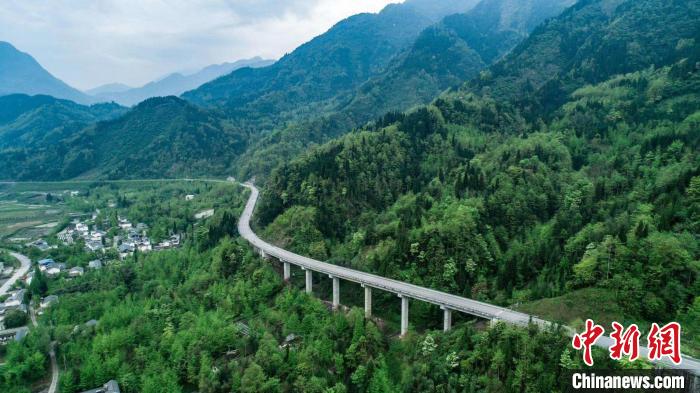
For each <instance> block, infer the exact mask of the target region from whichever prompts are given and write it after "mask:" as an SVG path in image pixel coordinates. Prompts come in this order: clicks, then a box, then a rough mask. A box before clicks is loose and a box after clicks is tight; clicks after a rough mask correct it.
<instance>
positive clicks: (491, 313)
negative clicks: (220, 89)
mask: <svg viewBox="0 0 700 393" xmlns="http://www.w3.org/2000/svg"><path fill="white" fill-rule="evenodd" d="M243 186H244V187H246V188H248V189H249V190H250V192H251V193H250V197H249V198H248V202H247V203H246V206H245V209H244V210H243V214H242V215H241V218H240V219H239V221H238V232H239V233H240V235H241V236H242V237H243V238H244V239H246V240H247V241H248V242H249V243H250V244H251V245H253V246H254V247H255V248H257V249H260V250H263V251H264V252H265V253H266V254H267V255H270V256H273V257H275V258H278V259H279V260H281V261H285V262H289V263H291V264H293V265H297V266H300V267H303V268H307V269H309V270H312V271H314V272H318V273H322V274H324V275H329V276H333V277H338V278H341V279H343V280H347V281H352V282H355V283H358V284H361V285H365V286H369V287H372V288H377V289H381V290H384V291H387V292H392V293H395V294H397V295H401V296H406V297H408V298H411V299H417V300H422V301H424V302H428V303H432V304H436V305H439V306H442V307H447V308H449V309H451V310H455V311H460V312H463V313H467V314H471V315H475V316H478V317H482V318H486V319H490V320H500V321H504V322H507V323H510V324H514V325H520V326H526V325H528V324H529V323H530V322H533V323H536V324H538V325H540V326H544V327H546V326H550V325H551V324H552V323H551V322H548V321H545V320H543V319H540V318H537V317H535V316H532V315H529V314H525V313H521V312H517V311H513V310H511V309H508V308H504V307H499V306H494V305H491V304H488V303H484V302H479V301H476V300H472V299H467V298H464V297H461V296H456V295H452V294H449V293H446V292H441V291H437V290H434V289H430V288H424V287H420V286H417V285H413V284H409V283H406V282H402V281H398V280H394V279H390V278H385V277H382V276H378V275H375V274H370V273H365V272H361V271H358V270H353V269H349V268H346V267H342V266H337V265H333V264H330V263H326V262H321V261H317V260H314V259H311V258H307V257H304V256H302V255H298V254H294V253H292V252H290V251H287V250H285V249H282V248H280V247H277V246H275V245H273V244H270V243H267V242H266V241H264V240H262V239H260V238H259V237H258V236H257V235H256V234H255V232H253V230H252V229H251V228H250V219H251V217H252V216H253V212H254V210H255V204H256V203H257V201H258V196H259V191H258V189H257V187H255V186H254V185H253V184H251V183H245V184H243ZM565 330H566V332H567V333H568V334H569V335H570V336H572V335H573V334H575V332H574V330H573V329H571V328H568V327H565ZM612 343H613V341H612V339H611V338H610V337H607V336H603V337H601V338H600V339H599V340H598V341H597V342H596V345H597V346H599V347H602V348H605V349H607V348H609V347H610V346H611V345H612ZM647 353H648V349H647V348H646V347H640V355H641V356H642V357H646V355H647ZM682 359H683V360H682V362H681V364H680V365H674V364H672V363H670V362H665V361H664V362H660V363H662V364H663V365H664V366H667V367H672V368H677V369H688V370H691V371H692V372H693V373H694V374H696V375H700V361H698V360H696V359H693V358H691V357H688V356H685V355H683V356H682Z"/></svg>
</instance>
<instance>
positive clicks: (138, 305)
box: [0, 0, 700, 393]
mask: <svg viewBox="0 0 700 393" xmlns="http://www.w3.org/2000/svg"><path fill="white" fill-rule="evenodd" d="M408 3H409V4H410V3H411V2H408ZM419 3H420V4H422V3H421V2H415V4H419ZM466 3H471V2H465V1H458V0H455V1H450V2H446V3H445V4H446V6H447V7H448V8H450V6H454V7H464V6H465V4H466ZM518 3H519V4H521V3H520V2H518ZM525 3H527V4H530V5H533V4H539V5H540V8H538V9H537V10H538V12H532V11H533V9H532V8H528V7H525V6H523V7H522V8H517V7H516V8H514V7H509V6H512V5H513V4H514V2H513V1H506V0H503V1H495V0H485V1H484V2H483V3H481V4H480V5H478V6H476V7H474V8H473V9H472V8H471V6H472V5H474V4H470V5H469V7H467V9H470V10H471V11H469V12H466V13H464V14H462V15H452V16H447V17H445V16H446V15H448V14H447V13H444V12H446V11H440V12H438V11H436V13H430V12H428V13H426V12H425V10H422V11H421V8H420V7H418V8H415V7H414V8H405V7H399V6H395V7H390V8H388V9H387V10H385V11H384V12H383V13H381V14H379V15H361V16H358V17H356V18H351V19H350V20H348V21H346V22H345V23H341V24H338V25H336V26H335V27H334V28H333V29H331V31H330V32H329V34H328V35H326V36H322V37H320V38H319V39H317V40H314V41H312V42H310V43H308V44H306V45H304V46H302V47H301V48H300V49H299V50H298V52H296V51H295V52H294V53H292V54H289V55H288V56H286V57H285V58H283V59H282V60H281V61H280V62H279V63H277V64H276V65H275V66H273V67H271V68H261V69H256V70H252V69H243V70H239V71H237V72H235V73H233V74H231V75H229V76H228V77H225V78H221V79H219V80H216V81H214V82H212V83H210V84H208V85H205V86H204V87H203V88H202V89H200V90H197V91H193V92H190V93H188V94H186V95H185V96H184V97H183V99H180V98H175V97H166V98H155V99H151V100H148V101H145V102H143V103H142V104H140V105H138V106H137V107H135V108H134V109H132V110H130V111H129V112H128V113H126V114H123V115H122V114H119V112H120V111H121V110H122V108H119V107H116V106H108V107H94V106H93V107H80V106H75V107H74V106H70V105H68V104H66V103H65V102H62V103H60V108H61V109H62V110H61V111H53V110H49V109H51V108H53V105H54V103H49V104H50V105H52V106H50V107H45V106H43V105H44V104H45V103H43V102H42V103H31V102H29V101H27V98H22V97H19V98H18V97H15V98H14V99H15V100H18V102H19V103H18V104H17V107H18V108H20V107H22V108H23V106H22V105H25V106H26V107H27V108H30V107H31V108H42V109H41V111H40V112H39V111H38V112H37V113H53V114H56V116H57V117H66V116H67V117H70V118H73V117H77V119H78V120H77V121H76V122H75V123H72V122H67V123H66V124H67V126H66V127H74V128H70V129H68V128H67V129H66V130H67V131H64V130H63V129H61V128H56V129H54V127H53V126H52V125H51V124H48V123H50V121H47V122H46V123H39V124H41V127H42V129H48V130H54V131H52V132H50V133H48V134H47V135H48V136H50V137H51V138H47V140H50V141H52V142H58V143H52V144H49V145H46V144H44V143H41V138H39V136H40V135H41V133H26V134H24V133H23V131H22V128H21V127H19V126H18V125H17V124H20V123H22V122H23V121H25V120H26V121H29V120H32V119H33V117H32V116H30V115H26V116H25V118H22V117H20V116H19V115H14V114H12V113H14V112H12V111H10V110H8V111H5V112H7V113H9V114H7V115H6V114H5V112H3V111H2V110H1V109H0V123H1V124H5V125H7V126H6V128H4V129H3V128H2V127H3V126H2V125H0V141H2V140H3V139H2V138H3V137H4V136H5V135H18V137H16V138H14V140H15V142H12V143H8V145H7V146H5V145H2V144H0V148H2V149H4V150H2V151H1V152H0V166H2V167H3V168H6V169H5V170H4V171H3V173H2V175H3V176H4V177H7V178H12V179H24V178H39V179H44V178H52V179H60V178H74V177H93V176H94V177H110V178H135V177H152V178H158V177H177V176H222V175H225V176H228V175H229V174H231V173H233V172H236V173H237V174H242V175H244V178H246V179H248V178H250V177H252V176H255V177H256V182H257V183H258V185H259V186H260V188H261V190H262V198H261V201H260V203H259V206H258V208H257V211H256V214H255V223H254V226H255V227H256V230H257V232H258V233H259V234H260V235H261V237H263V238H265V239H267V240H269V241H272V242H274V243H276V244H278V245H280V246H282V247H285V248H287V249H290V250H292V251H295V252H297V253H300V254H303V255H308V256H310V257H313V258H317V259H320V260H327V261H329V262H332V263H335V264H338V265H343V266H348V267H352V268H355V269H358V270H363V271H368V272H374V273H378V274H381V275H383V276H387V277H392V278H397V279H401V280H404V281H407V282H412V283H415V284H418V285H422V286H425V287H430V288H436V289H439V290H442V291H446V292H450V293H454V294H457V295H461V296H464V297H468V298H472V299H476V300H482V301H487V302H490V303H493V304H498V305H502V306H507V307H511V308H513V309H517V310H522V311H525V312H528V313H530V314H533V315H537V316H540V317H542V318H545V319H548V320H552V321H555V322H559V323H562V324H566V325H569V326H572V327H574V328H577V329H578V328H580V327H582V325H583V321H584V320H585V319H587V318H591V319H593V320H595V321H596V322H598V323H601V324H603V325H605V326H606V329H607V331H608V332H609V331H610V327H609V325H610V323H611V322H612V321H618V322H621V323H623V324H625V325H629V324H630V323H636V324H638V325H639V327H640V330H641V331H643V332H646V331H648V328H649V326H650V324H651V323H666V322H670V321H678V322H680V323H681V324H682V327H683V331H682V339H683V347H682V349H683V353H684V354H688V355H692V356H695V357H698V356H700V280H699V279H698V278H700V239H699V238H698V233H700V25H698V23H697V22H698V20H700V1H698V0H690V1H688V0H672V1H665V0H581V1H579V2H577V3H576V4H574V5H573V6H571V7H570V8H568V9H566V10H565V11H563V13H562V14H561V15H559V16H556V17H551V18H549V16H554V15H557V14H558V12H559V11H558V10H561V9H563V8H564V7H565V6H568V5H570V3H571V2H567V1H544V0H543V1H528V2H523V3H522V4H525ZM415 4H414V6H415ZM548 7H550V8H548ZM434 11H435V10H434ZM465 11H466V9H465ZM495 14H497V15H498V17H493V16H494V15H495ZM486 16H490V18H487V17H486ZM402 18H403V19H402ZM397 20H409V21H412V22H413V25H411V26H407V25H401V26H397V25H396V23H395V22H396V21H397ZM359 28H362V29H360V30H362V31H359V32H357V34H354V33H355V32H356V31H355V30H356V29H359ZM375 36H378V37H383V38H386V40H378V41H376V42H368V41H367V40H368V39H371V38H372V37H375ZM388 36H391V37H389V38H390V39H389V38H387V37H388ZM350 44H352V45H350ZM348 46H352V47H348ZM365 52H367V53H368V56H366V57H365V56H363V53H365ZM358 58H361V59H360V60H358ZM433 62H434V63H433ZM300 70H305V73H302V74H300V72H301V71H300ZM310 70H316V71H317V72H315V73H314V72H311V71H310ZM253 85H254V86H255V89H253V88H252V87H253ZM234 87H235V88H234ZM448 88H449V89H448ZM236 89H239V90H243V91H239V90H236ZM445 89H448V90H446V91H443V90H445ZM334 93H338V94H334ZM433 97H435V98H434V99H433ZM187 100H190V101H187ZM25 102H28V103H25ZM428 102H429V103H428ZM297 104H298V105H297ZM32 105H36V106H32ZM408 107H412V108H411V109H410V110H406V109H408ZM392 109H393V110H392ZM374 111H376V112H374ZM16 112H17V113H20V112H22V110H17V111H16ZM69 112H72V113H73V114H71V115H68V114H66V113H69ZM355 115H357V116H355ZM12 116H14V117H12ZM91 118H94V119H98V118H99V120H100V121H99V122H97V123H92V124H89V125H87V126H86V127H84V128H81V130H80V131H77V132H75V129H77V128H80V127H79V125H82V124H83V122H84V121H89V119H91ZM17 119H19V120H17ZM23 119H24V120H23ZM47 119H48V120H51V119H52V117H48V118H47ZM368 119H371V121H369V122H368V123H365V121H367V120H368ZM20 120H21V121H20ZM28 124H29V123H28ZM15 129H17V130H19V131H16V132H15V131H14V130H15ZM2 131H4V133H3V132H2ZM9 131H11V132H15V134H10V133H9ZM69 134H70V135H69ZM66 135H69V136H66ZM54 136H58V138H59V139H54ZM64 136H66V139H60V138H63V137H64ZM7 140H9V138H8V139H7ZM17 140H19V141H21V144H17V143H16V141H17ZM292 157H294V158H293V159H291V158H292ZM189 187H190V188H187V189H186V190H179V191H178V190H177V187H176V186H174V185H162V187H159V188H154V189H140V190H138V191H134V192H128V193H127V192H123V193H120V191H119V189H118V188H112V187H110V186H106V185H104V184H96V185H95V188H94V191H93V194H91V195H88V196H86V197H85V201H84V202H83V203H84V206H83V207H82V208H83V209H84V210H85V211H92V210H94V209H95V208H96V207H97V206H98V205H99V203H98V202H99V201H102V200H103V199H105V198H107V196H108V195H111V196H110V197H109V198H115V197H114V195H115V194H114V193H116V198H115V199H116V206H117V207H116V208H117V209H118V211H119V212H120V213H122V214H128V215H129V216H131V217H134V219H137V220H139V221H142V222H145V223H148V225H149V226H150V227H151V228H152V230H153V236H154V238H156V239H159V238H162V237H165V236H168V235H169V234H171V233H173V232H182V233H184V237H183V239H184V245H183V247H182V248H181V249H179V250H174V251H167V252H162V253H153V254H143V255H142V254H139V253H136V254H134V257H133V258H128V259H126V260H124V261H122V262H119V263H113V264H109V265H108V266H107V267H106V268H105V269H103V270H102V271H99V272H89V273H88V274H85V275H84V276H83V277H80V278H77V279H74V280H63V279H60V280H56V281H50V282H45V283H44V284H42V285H39V284H35V285H34V286H33V288H30V296H31V297H32V298H33V299H34V300H36V299H37V297H39V296H46V295H49V294H58V295H59V296H60V298H61V301H60V302H59V304H58V305H56V306H55V307H53V308H51V309H50V310H49V311H48V312H47V313H46V314H45V315H44V316H42V318H41V320H40V322H41V323H40V327H39V328H37V329H33V330H32V332H31V333H30V335H29V336H28V338H27V339H26V340H24V341H22V342H20V343H12V344H10V345H8V346H7V347H6V349H4V351H5V353H4V359H5V361H6V365H5V366H4V367H2V368H0V390H2V391H3V392H4V391H8V392H11V393H20V392H21V393H24V392H27V391H28V390H27V389H29V387H30V386H31V384H32V383H37V381H38V380H39V379H40V378H42V376H44V375H45V374H46V372H47V364H48V363H47V348H48V343H49V342H51V341H57V343H58V347H57V348H58V354H59V359H60V362H61V368H62V370H63V371H62V377H61V382H60V385H61V391H62V392H69V393H70V392H79V391H82V390H85V389H89V388H93V387H96V386H99V385H100V384H102V383H104V382H105V381H106V380H108V379H112V378H114V379H117V380H118V381H119V383H120V385H121V386H122V390H123V391H125V392H127V393H131V392H144V393H151V392H194V391H198V392H202V393H205V392H229V391H244V392H247V391H249V392H372V393H375V392H402V391H428V392H453V391H465V392H477V391H479V392H482V391H486V392H502V391H507V392H542V391H552V392H559V391H564V388H565V386H568V385H567V384H568V382H569V381H567V380H566V378H565V377H566V373H567V370H569V369H575V368H577V367H581V360H580V359H581V358H580V354H578V353H575V352H573V351H570V350H569V349H568V348H569V347H570V341H569V340H568V339H567V338H566V337H565V335H564V334H563V333H562V332H561V331H558V330H557V329H556V328H552V330H551V331H542V330H538V329H537V328H536V327H534V326H530V327H527V328H522V327H520V328H518V327H512V326H505V325H502V324H493V325H489V324H487V323H483V321H482V322H480V321H477V320H473V319H470V318H468V317H465V316H459V317H458V318H459V320H458V321H457V322H458V323H456V326H455V328H454V329H453V330H452V331H451V332H448V333H443V332H441V331H437V330H436V329H437V328H439V326H436V322H435V321H436V320H437V318H436V315H438V313H439V310H438V309H437V308H436V307H434V306H430V305H425V304H420V302H412V304H411V329H410V333H409V335H408V337H406V338H404V339H401V340H399V339H398V338H397V337H396V336H395V334H396V320H397V312H398V307H397V306H396V304H395V302H394V303H391V300H393V301H395V300H396V299H395V298H394V299H386V298H382V297H381V295H380V296H379V297H378V299H377V304H378V305H381V307H378V308H377V311H378V313H377V314H379V315H377V316H376V318H373V319H370V320H366V319H365V318H364V315H363V312H362V310H360V309H358V308H357V306H358V305H361V302H359V301H357V299H358V298H359V296H360V294H359V286H358V288H353V287H352V286H351V285H347V286H344V287H343V288H344V289H343V290H344V291H347V292H344V293H343V303H344V305H345V306H347V307H348V308H347V309H343V310H342V311H339V312H332V311H331V310H329V307H328V305H327V304H326V303H325V302H323V300H322V299H323V298H324V296H325V295H324V293H326V292H327V290H328V287H327V285H328V284H327V283H325V284H324V283H323V282H322V283H321V284H320V285H319V286H318V293H317V295H318V296H319V298H320V299H319V298H313V297H310V296H307V295H306V294H304V293H303V291H300V290H299V289H300V288H301V287H302V283H301V282H300V277H299V276H293V279H292V281H291V283H283V282H282V281H281V279H280V278H279V275H278V272H277V271H276V268H277V267H276V266H275V265H274V264H271V263H269V262H266V261H264V260H261V259H259V258H258V257H257V256H255V255H254V254H253V252H252V250H251V249H250V247H248V246H246V245H245V243H244V242H243V240H241V239H239V238H237V235H236V226H235V223H236V218H237V217H238V214H239V213H240V210H241V207H242V205H243V203H244V200H245V195H244V193H243V192H242V191H240V189H236V190H233V189H232V188H231V187H229V188H228V189H227V191H226V192H224V191H222V190H223V189H222V188H216V187H214V188H208V187H204V186H201V189H199V188H198V189H197V192H196V193H199V192H200V191H201V192H202V193H205V192H206V193H207V197H206V198H205V199H204V201H205V202H206V203H207V204H210V205H212V206H215V208H216V211H217V213H216V214H215V215H214V217H212V218H210V219H208V220H206V221H205V222H198V221H197V220H194V219H193V215H192V213H193V212H194V211H196V209H199V208H204V207H205V206H204V205H203V204H199V205H198V204H196V203H195V204H194V205H193V206H191V207H185V205H183V202H182V200H183V198H182V196H183V195H184V194H183V193H184V192H188V193H191V192H194V191H192V188H191V187H195V186H192V185H190V186H189ZM196 187H199V186H196ZM110 218H111V219H115V217H114V215H111V216H110ZM63 224H65V223H63ZM47 255H49V256H54V257H56V258H61V259H65V260H66V261H67V262H68V263H70V264H75V265H80V266H83V265H85V264H86V263H87V262H88V261H89V260H90V259H91V258H92V257H93V256H94V255H89V254H86V253H84V252H83V251H82V250H81V249H79V247H73V248H68V247H66V248H58V249H55V250H50V251H47V252H43V253H40V252H39V251H32V254H31V256H32V257H33V258H38V257H44V256H47ZM40 283H41V281H40ZM345 288H348V289H345ZM346 303H347V304H346ZM91 320H95V321H97V324H94V323H92V324H89V325H86V322H88V321H91ZM48 326H50V327H48ZM595 363H596V366H597V367H600V368H618V367H630V368H632V367H633V368H640V367H647V366H648V365H646V364H644V363H641V362H637V363H634V364H633V365H630V364H629V363H626V362H612V361H611V360H610V358H609V356H608V354H607V353H606V352H604V351H598V350H596V351H595Z"/></svg>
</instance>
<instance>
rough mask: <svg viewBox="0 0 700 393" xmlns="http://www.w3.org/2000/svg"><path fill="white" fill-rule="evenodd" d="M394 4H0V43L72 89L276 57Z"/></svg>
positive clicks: (255, 0) (273, 0) (70, 0)
mask: <svg viewBox="0 0 700 393" xmlns="http://www.w3.org/2000/svg"><path fill="white" fill-rule="evenodd" d="M399 1H400V0H98V1H95V0H4V1H3V5H2V7H0V40H4V41H9V42H10V43H12V44H13V45H15V46H16V47H17V48H19V49H20V50H22V51H25V52H28V53H30V54H31V55H32V56H34V57H35V58H36V59H37V60H38V61H39V62H40V63H41V64H42V65H43V66H44V67H45V68H47V69H48V70H49V71H50V72H52V73H53V74H54V75H56V76H57V77H59V78H61V79H63V80H64V81H66V82H67V83H69V84H71V85H74V86H76V87H79V88H84V89H85V88H90V87H94V86H97V85H99V84H104V83H111V82H122V83H126V84H129V85H132V86H139V85H142V84H144V83H147V82H149V81H151V80H153V79H156V78H159V77H161V76H164V75H166V74H168V73H171V72H176V71H183V70H195V69H198V68H201V67H204V66H206V65H209V64H214V63H222V62H225V61H233V60H237V59H242V58H248V57H253V56H263V57H267V58H278V57H280V56H281V55H283V54H284V53H287V52H291V51H292V50H293V49H294V48H295V47H297V46H299V45H300V44H302V43H304V42H306V41H308V40H310V39H311V38H313V37H314V36H316V35H319V34H321V33H323V32H324V31H326V30H327V29H328V28H330V27H331V26H332V25H334V24H335V23H337V22H338V21H340V20H342V19H343V18H346V17H348V16H350V15H353V14H356V13H359V12H377V11H379V10H380V9H381V8H383V7H384V6H385V5H386V4H388V3H392V2H399Z"/></svg>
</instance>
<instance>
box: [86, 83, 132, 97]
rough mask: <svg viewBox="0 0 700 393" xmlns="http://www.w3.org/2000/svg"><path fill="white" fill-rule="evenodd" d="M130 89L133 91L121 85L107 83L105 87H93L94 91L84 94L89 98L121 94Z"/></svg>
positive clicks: (87, 91) (129, 87)
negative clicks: (89, 96)
mask: <svg viewBox="0 0 700 393" xmlns="http://www.w3.org/2000/svg"><path fill="white" fill-rule="evenodd" d="M131 89H133V87H131V86H127V85H125V84H123V83H108V84H106V85H102V86H98V87H95V88H94V89H90V90H85V93H86V94H89V95H91V96H99V95H103V94H111V93H123V92H125V91H127V90H131Z"/></svg>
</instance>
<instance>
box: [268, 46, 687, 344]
mask: <svg viewBox="0 0 700 393" xmlns="http://www.w3.org/2000/svg"><path fill="white" fill-rule="evenodd" d="M699 71H700V70H698V68H697V67H696V60H695V59H689V60H683V61H681V62H679V63H676V64H674V65H673V66H670V67H665V68H661V69H658V70H654V69H649V70H645V71H640V72H636V73H632V74H627V75H623V76H618V77H614V78H613V79H611V80H609V81H606V82H604V83H601V84H597V85H587V86H584V87H582V88H580V89H578V90H576V91H575V92H574V93H573V94H572V96H571V100H570V101H569V102H567V103H566V104H565V105H564V106H562V107H561V108H560V109H559V110H558V111H557V113H556V116H555V117H554V118H553V120H552V121H551V122H549V123H542V122H539V123H537V124H534V125H533V124H531V123H528V122H527V121H526V120H525V119H524V118H523V117H522V116H520V115H519V114H518V112H517V111H516V110H515V109H514V108H513V107H511V106H506V105H499V104H498V103H497V102H495V101H493V100H490V99H484V98H478V97H476V96H465V97H456V96H455V97H451V98H443V99H439V100H437V101H436V102H435V104H434V105H431V106H429V107H426V108H421V109H419V110H416V111H414V112H411V113H408V114H396V115H392V116H386V117H385V118H384V119H382V120H381V121H379V122H378V123H377V124H376V126H375V127H374V128H369V129H364V130H360V131H357V132H354V133H352V134H350V135H348V136H346V137H344V138H341V139H339V140H337V141H333V142H330V143H329V144H327V145H324V146H321V147H319V148H317V149H313V150H312V151H311V152H309V153H308V154H306V155H305V156H303V157H302V158H299V159H298V160H295V161H293V162H291V163H290V164H288V165H284V166H282V167H281V168H279V169H278V170H276V171H275V172H274V174H273V176H272V177H271V178H270V180H269V182H268V183H267V187H266V189H265V191H264V199H263V202H262V205H261V208H260V215H259V217H260V225H262V226H267V229H266V230H267V235H268V236H269V237H270V238H272V239H274V240H276V241H277V242H279V243H280V244H282V245H285V246H288V247H290V248H292V249H295V250H296V251H299V252H301V253H305V254H309V255H312V256H315V257H318V258H328V259H330V260H332V261H335V262H336V263H339V264H344V265H349V266H353V267H355V268H358V269H363V270H369V271H374V272H378V273H381V274H384V275H389V276H392V277H396V278H401V279H404V280H408V281H411V282H414V283H417V284H421V285H425V286H429V287H434V288H438V289H442V290H449V291H452V292H454V293H459V294H461V295H464V296H467V297H471V298H476V299H482V300H488V301H491V302H495V303H498V304H504V305H519V304H521V303H525V304H527V302H531V301H534V300H537V299H541V298H549V297H555V296H561V295H565V294H570V293H572V291H590V290H596V291H597V293H598V295H599V296H598V297H597V298H595V297H594V298H593V299H590V297H587V296H581V297H580V299H581V300H580V301H588V300H590V301H596V302H601V303H605V302H610V303H612V304H613V305H617V306H619V307H620V311H621V313H620V315H617V317H618V318H625V319H628V320H635V321H654V320H658V319H661V320H664V321H668V320H673V319H680V320H682V321H688V322H689V323H688V324H687V326H686V338H687V339H688V340H689V341H692V342H689V344H691V346H692V348H693V350H694V351H697V350H698V349H700V346H699V345H698V344H700V342H698V341H697V339H698V337H700V335H698V333H700V331H699V330H698V329H700V326H698V325H697V318H698V311H700V309H699V308H698V305H700V299H698V293H700V287H699V285H700V282H699V281H698V272H699V268H700V264H699V263H698V258H699V257H700V254H699V251H700V250H699V249H698V246H699V243H698V241H697V230H698V225H700V222H698V219H700V215H698V211H699V210H698V209H699V208H700V207H699V206H698V191H699V190H698V186H700V167H699V166H698V165H699V164H700V157H699V156H698V151H700V150H699V148H700V132H698V131H699V130H698V127H699V126H700V123H699V121H700V117H699V116H700V112H699V110H700V106H699V103H700V100H699V99H698V98H699V97H698V95H697V92H698V91H699V90H698V87H700V84H699V83H700V74H699ZM571 298H574V299H576V298H577V297H575V296H574V297H571ZM577 306H581V310H589V309H590V308H591V307H586V306H585V305H575V306H574V307H572V308H576V307H577ZM589 306H590V305H589ZM538 311H542V310H538ZM599 311H600V310H599ZM548 317H550V318H554V319H557V315H548ZM578 317H579V318H584V315H578ZM563 322H569V323H570V322H572V321H571V320H565V321H563Z"/></svg>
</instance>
